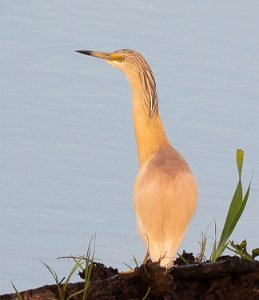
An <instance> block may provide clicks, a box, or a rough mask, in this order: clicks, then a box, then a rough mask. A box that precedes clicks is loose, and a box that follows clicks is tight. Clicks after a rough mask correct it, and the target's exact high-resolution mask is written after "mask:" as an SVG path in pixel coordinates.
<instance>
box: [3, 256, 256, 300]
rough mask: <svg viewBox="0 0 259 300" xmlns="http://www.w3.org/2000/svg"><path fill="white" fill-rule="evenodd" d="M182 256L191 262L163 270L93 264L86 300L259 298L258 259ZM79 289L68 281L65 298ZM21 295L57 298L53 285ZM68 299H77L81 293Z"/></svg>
mask: <svg viewBox="0 0 259 300" xmlns="http://www.w3.org/2000/svg"><path fill="white" fill-rule="evenodd" d="M185 256H186V254H185ZM186 258H187V263H188V262H192V263H189V264H186V262H185V264H183V261H181V260H177V261H176V263H178V266H175V267H173V268H172V269H171V270H170V271H167V272H166V270H165V269H164V268H160V267H159V266H158V265H157V264H155V263H151V262H148V263H147V264H146V265H142V266H140V267H139V268H136V269H135V270H134V272H130V273H127V274H121V273H118V270H117V269H113V268H111V267H109V268H107V267H105V266H104V265H103V264H100V263H95V264H94V267H93V270H92V273H91V284H90V288H89V293H88V296H87V299H88V300H93V299H94V300H96V299H98V300H113V299H114V300H115V299H116V300H128V299H131V300H133V299H173V300H178V299H179V300H180V299H181V300H184V299H215V300H216V299H217V300H218V299H224V300H227V299H233V300H234V299H238V300H239V299H242V300H246V299H259V262H257V261H248V260H243V259H240V258H238V257H222V258H221V259H220V260H219V261H218V262H216V263H210V262H207V263H202V264H197V263H194V259H193V256H192V255H189V257H188V254H187V256H186ZM81 277H82V274H81ZM82 289H83V282H79V283H73V284H69V286H68V288H67V291H66V298H67V297H68V296H69V295H71V294H73V293H75V292H77V291H80V290H82ZM21 295H22V296H23V298H24V300H36V299H37V300H40V299H58V296H57V287H56V286H55V285H52V286H44V287H41V288H38V289H34V290H30V291H25V292H22V293H21ZM66 298H65V299H66ZM11 299H17V298H16V297H15V295H14V294H11V295H3V296H0V300H11ZM71 299H76V300H77V299H78V300H79V299H80V300H81V299H82V294H78V295H76V296H74V297H72V298H71Z"/></svg>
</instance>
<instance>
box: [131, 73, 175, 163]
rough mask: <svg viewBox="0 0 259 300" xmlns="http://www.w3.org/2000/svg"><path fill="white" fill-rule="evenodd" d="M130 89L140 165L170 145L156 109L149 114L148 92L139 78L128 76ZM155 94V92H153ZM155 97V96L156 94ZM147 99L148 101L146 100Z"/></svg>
mask: <svg viewBox="0 0 259 300" xmlns="http://www.w3.org/2000/svg"><path fill="white" fill-rule="evenodd" d="M128 79H129V81H130V85H131V90H132V113H133V123H134V129H135V136H136V142H137V149H138V159H139V165H140V167H141V166H142V165H143V164H144V163H145V162H146V161H147V160H148V159H149V158H150V157H151V156H152V155H153V154H155V153H156V152H157V151H159V150H160V149H162V148H164V147H167V146H169V145H170V143H169V141H168V139H167V137H166V134H165V131H164V127H163V124H162V121H161V119H160V116H159V114H158V110H157V109H156V110H155V111H154V112H153V114H152V115H151V116H150V111H151V109H150V105H151V104H150V105H148V104H149V103H150V101H149V100H150V98H149V97H151V96H150V92H149V91H148V90H147V89H146V86H145V84H144V83H143V81H142V80H140V79H139V78H136V77H134V79H132V78H130V77H128ZM155 95H156V93H155ZM156 97H157V96H156ZM147 100H148V101H147Z"/></svg>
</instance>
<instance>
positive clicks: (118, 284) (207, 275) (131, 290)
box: [0, 149, 259, 300]
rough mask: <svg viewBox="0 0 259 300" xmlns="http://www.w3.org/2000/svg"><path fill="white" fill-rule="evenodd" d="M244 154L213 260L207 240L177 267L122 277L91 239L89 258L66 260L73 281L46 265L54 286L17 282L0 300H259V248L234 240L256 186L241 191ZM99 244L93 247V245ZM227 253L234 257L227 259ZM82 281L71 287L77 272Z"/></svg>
mask: <svg viewBox="0 0 259 300" xmlns="http://www.w3.org/2000/svg"><path fill="white" fill-rule="evenodd" d="M243 159H244V151H243V150H241V149H238V150H237V151H236V164H237V171H238V183H237V186H236V189H235V191H234V195H233V198H232V200H231V203H230V206H229V210H228V213H227V216H226V220H225V223H224V226H223V229H222V232H221V235H220V239H219V241H217V227H216V222H214V232H215V236H214V243H213V247H212V251H211V255H210V258H209V260H206V257H205V252H207V237H206V235H204V234H203V235H202V240H201V242H200V253H199V254H198V255H197V256H196V257H194V255H193V254H192V253H186V252H185V251H183V253H182V254H181V255H180V254H178V257H177V259H176V260H175V263H174V266H173V267H172V268H171V269H170V270H166V269H165V268H162V267H160V266H159V263H152V262H151V261H148V262H147V264H145V265H141V266H139V265H138V263H137V261H136V259H135V258H134V262H135V267H134V268H131V267H130V266H128V267H129V268H130V271H129V272H125V273H119V271H118V270H117V269H114V268H112V267H106V266H105V265H103V264H101V263H97V262H95V261H94V245H93V251H92V249H91V244H92V242H94V241H95V238H94V239H92V240H91V241H90V243H89V246H88V249H87V253H86V255H84V256H82V257H73V256H70V257H66V258H69V259H72V260H73V261H74V267H73V268H72V269H71V271H70V273H69V274H68V276H67V277H66V278H65V277H64V278H63V279H62V280H59V278H58V276H57V274H56V273H55V271H54V270H53V269H52V268H51V267H50V266H48V265H46V264H45V263H43V264H44V265H45V267H46V268H47V269H48V270H49V272H50V274H51V275H52V277H53V279H54V281H55V284H53V285H46V286H43V287H40V288H37V289H33V290H28V291H24V292H19V291H18V290H17V289H16V287H15V284H13V283H12V285H13V288H14V291H15V293H13V294H8V295H7V294H6V295H2V296H0V300H14V299H18V300H36V299H37V300H41V299H52V300H53V299H55V300H56V299H57V300H70V299H75V300H77V299H80V300H86V299H89V300H92V299H99V300H112V299H118V300H120V299H121V300H128V299H143V300H144V299H174V300H175V299H181V300H184V299H224V300H225V299H242V300H244V299H258V300H259V261H258V260H256V258H257V256H259V248H256V249H253V250H252V252H251V253H248V251H247V243H246V240H244V241H242V242H241V243H236V242H234V241H231V240H230V236H231V234H232V232H233V231H234V229H235V227H236V225H237V223H238V221H239V219H240V217H241V215H242V214H243V212H244V209H245V206H246V204H247V201H248V198H249V192H250V186H251V181H252V179H251V180H250V183H249V185H248V188H247V190H246V192H245V193H243V186H242V179H241V177H242V168H243ZM93 244H94V243H93ZM226 249H228V250H231V251H232V252H233V253H234V256H233V257H230V256H222V255H223V252H224V251H225V250H226ZM78 271H79V276H80V277H81V279H83V281H81V282H77V283H70V281H71V278H72V276H73V275H75V274H76V273H78Z"/></svg>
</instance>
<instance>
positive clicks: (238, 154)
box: [236, 149, 244, 179]
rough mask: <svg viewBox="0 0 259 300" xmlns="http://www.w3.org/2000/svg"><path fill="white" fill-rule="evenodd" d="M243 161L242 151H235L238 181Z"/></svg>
mask: <svg viewBox="0 0 259 300" xmlns="http://www.w3.org/2000/svg"><path fill="white" fill-rule="evenodd" d="M243 159H244V151H243V150H242V149H237V152H236V161H237V170H238V175H239V179H240V178H241V174H242V167H243Z"/></svg>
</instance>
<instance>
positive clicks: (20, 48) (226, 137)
mask: <svg viewBox="0 0 259 300" xmlns="http://www.w3.org/2000/svg"><path fill="white" fill-rule="evenodd" d="M258 15H259V4H258V2H257V1H228V2H227V3H225V2H224V1H218V2H217V3H216V2H212V1H210V2H207V1H195V2H191V1H162V2H160V3H159V5H158V4H157V2H155V1H149V2H148V3H147V2H145V3H144V2H142V3H141V2H139V1H137V0H133V1H119V0H113V1H110V0H108V1H104V2H101V1H82V0H79V1H74V2H71V1H61V0H57V1H50V0H48V1H47V0H45V1H28V0H27V1H25V0H19V1H17V0H13V1H7V0H6V1H2V2H1V5H0V28H1V38H0V70H1V71H0V90H1V98H0V99H1V100H0V101H1V109H0V143H1V144H0V145H1V147H0V205H1V210H0V245H1V255H0V265H1V273H0V293H4V292H10V291H12V288H11V284H10V280H12V281H13V282H14V283H15V285H16V286H17V288H18V289H19V290H23V289H26V288H32V287H37V286H40V285H43V284H47V283H52V278H51V276H50V274H49V273H48V271H47V270H46V269H45V268H44V267H43V265H42V264H41V263H40V260H42V261H44V262H46V263H47V264H49V265H51V266H52V267H53V268H54V269H55V270H56V272H57V273H58V274H59V275H60V278H62V277H63V276H65V274H66V272H68V270H69V268H70V267H71V265H70V264H69V263H68V262H67V261H64V260H62V261H60V260H57V259H56V258H57V257H59V256H64V255H70V254H73V255H77V254H79V255H80V254H83V253H84V252H85V251H86V248H87V246H88V243H89V241H90V239H91V237H92V235H93V234H96V250H95V253H96V257H97V258H99V259H101V260H102V261H103V262H104V263H106V264H108V265H109V264H110V265H113V266H114V267H119V268H120V269H123V268H125V266H124V265H123V262H126V263H128V264H131V263H132V262H131V260H132V257H133V255H135V256H136V257H137V259H138V260H140V261H141V259H142V258H143V255H144V247H143V245H142V242H141V241H140V240H139V238H138V236H137V234H136V230H135V218H134V213H133V208H132V186H133V182H134V177H135V175H136V173H137V168H138V164H137V156H136V147H135V140H134V132H133V127H132V120H131V95H130V90H129V87H128V83H127V81H126V79H125V78H124V77H123V75H122V74H121V73H119V72H118V71H117V70H115V69H113V68H111V67H110V66H109V65H107V64H105V63H103V62H101V61H98V60H95V59H91V58H90V57H86V56H85V57H83V56H81V55H79V54H76V53H75V52H74V50H76V49H92V50H100V51H112V50H115V49H120V48H132V49H136V50H138V51H140V52H141V53H142V54H143V55H144V56H145V57H146V58H147V60H148V61H149V63H150V65H151V67H152V69H153V71H154V73H155V76H156V79H157V86H158V94H159V100H160V113H161V116H162V118H163V120H164V125H165V127H166V130H167V134H168V136H169V138H170V140H171V141H172V144H173V145H174V146H175V147H176V148H177V149H179V150H180V151H181V152H182V153H183V154H184V156H185V157H186V158H187V160H188V161H189V164H190V165H191V167H192V169H193V172H194V174H195V175H196V177H197V181H198V183H199V188H200V198H199V206H198V209H197V213H196V216H195V217H194V219H193V220H192V223H191V226H190V229H189V231H188V234H187V236H186V238H185V240H184V242H183V245H182V248H185V249H186V250H192V251H194V252H195V253H197V252H198V251H199V244H198V241H199V240H200V236H201V232H202V231H203V232H205V231H206V228H207V226H208V225H209V223H210V222H211V221H212V220H214V219H216V221H217V225H218V228H219V229H220V228H221V226H222V225H223V224H222V223H223V220H224V217H225V215H226V209H227V208H228V205H229V201H230V198H231V196H232V193H233V190H234V187H235V184H236V180H237V172H236V166H235V151H236V148H243V149H244V150H245V155H246V156H245V166H244V179H245V180H244V181H245V183H246V184H247V183H248V181H249V179H250V177H251V175H252V174H254V177H253V184H252V191H251V197H250V199H249V203H248V207H247V210H246V211H245V213H244V216H243V217H242V220H241V221H240V224H239V226H238V228H237V230H236V232H235V233H234V235H233V238H234V239H235V240H236V241H240V240H241V239H243V238H245V237H246V238H247V240H248V245H249V249H251V248H252V247H256V246H259V241H258V231H259V221H258V211H259V201H258V200H259V189H258V185H259V177H258V174H259V164H258V162H259V151H258V149H259V134H258V129H259V102H258V101H259V84H258V82H259V75H258V74H259V73H258V70H259V40H258ZM212 232H213V230H212V228H210V229H209V231H208V235H209V236H210V235H212ZM211 242H212V240H211Z"/></svg>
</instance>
